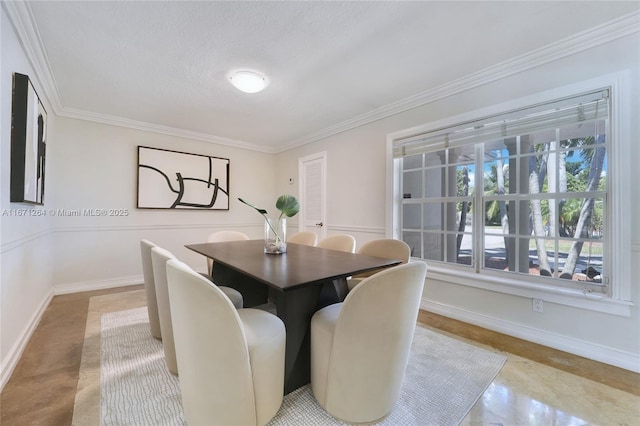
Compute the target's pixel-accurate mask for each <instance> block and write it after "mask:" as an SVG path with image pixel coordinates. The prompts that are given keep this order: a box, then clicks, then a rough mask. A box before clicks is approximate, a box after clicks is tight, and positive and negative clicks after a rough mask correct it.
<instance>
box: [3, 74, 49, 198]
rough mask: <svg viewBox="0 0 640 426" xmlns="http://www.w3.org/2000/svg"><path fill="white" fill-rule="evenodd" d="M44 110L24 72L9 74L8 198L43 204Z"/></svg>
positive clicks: (45, 133)
mask: <svg viewBox="0 0 640 426" xmlns="http://www.w3.org/2000/svg"><path fill="white" fill-rule="evenodd" d="M46 141H47V111H46V110H45V109H44V106H43V105H42V102H41V101H40V98H39V97H38V94H37V93H36V90H35V89H34V87H33V84H32V83H31V80H29V77H28V76H26V75H24V74H19V73H14V74H13V94H12V102H11V179H10V190H9V193H10V194H9V200H10V201H11V202H23V203H31V204H44V171H45V154H46V146H47V143H46Z"/></svg>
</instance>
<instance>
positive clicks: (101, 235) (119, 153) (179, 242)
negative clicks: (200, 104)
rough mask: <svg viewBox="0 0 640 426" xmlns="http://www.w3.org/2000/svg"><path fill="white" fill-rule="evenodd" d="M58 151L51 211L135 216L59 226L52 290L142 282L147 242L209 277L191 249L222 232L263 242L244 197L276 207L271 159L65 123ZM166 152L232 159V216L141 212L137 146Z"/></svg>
mask: <svg viewBox="0 0 640 426" xmlns="http://www.w3.org/2000/svg"><path fill="white" fill-rule="evenodd" d="M54 133H55V135H56V146H55V148H54V149H51V151H50V154H51V157H52V160H51V162H52V164H53V165H52V166H51V167H50V168H49V170H48V173H50V176H51V181H50V183H51V187H52V190H51V193H50V194H49V195H50V199H51V204H50V208H52V209H55V210H57V209H69V210H83V209H126V210H127V211H128V213H129V214H128V216H124V217H123V216H116V217H90V216H85V217H82V216H80V217H76V216H66V217H65V216H62V215H59V216H57V217H55V219H54V226H55V233H54V244H55V246H56V247H59V248H64V250H61V251H62V253H60V254H59V255H57V256H56V264H55V268H54V272H53V282H54V283H55V284H56V286H58V287H57V288H58V290H59V291H77V290H79V289H82V288H96V286H101V285H102V286H111V285H117V284H126V283H130V282H140V279H141V278H140V277H141V273H142V272H141V269H140V261H139V257H140V254H139V241H140V239H142V238H146V239H149V240H151V241H153V242H154V243H156V244H158V245H161V246H163V247H165V248H166V249H168V250H170V251H172V252H173V253H174V254H175V255H176V256H178V257H179V258H181V259H182V260H184V261H185V262H187V263H189V264H190V265H191V266H192V267H195V268H198V269H201V270H204V269H205V265H206V263H205V261H204V259H203V258H202V256H200V255H198V254H195V253H193V252H191V251H190V250H188V249H186V248H185V247H184V245H185V244H190V243H198V242H203V241H204V240H205V239H206V236H207V235H208V234H209V233H211V232H213V231H214V230H219V229H227V228H230V229H236V230H240V231H243V232H246V233H247V234H249V235H250V236H252V237H256V238H258V237H261V235H262V234H261V232H262V222H261V220H262V219H261V216H260V215H259V214H258V213H257V212H255V211H254V210H253V209H251V208H249V207H247V206H245V205H243V204H242V203H240V202H239V201H238V200H237V198H238V197H243V198H246V199H248V200H251V201H253V202H255V203H256V204H260V205H263V206H264V207H265V208H267V209H268V207H269V206H270V205H273V204H274V203H275V199H276V195H275V191H274V176H275V172H274V170H275V159H274V156H273V155H271V154H263V153H258V152H255V151H247V150H243V149H234V148H230V147H226V146H222V145H214V144H211V143H205V142H198V141H191V140H186V139H180V138H176V137H174V136H167V135H162V134H156V133H149V132H144V131H140V130H132V129H127V128H122V127H115V126H110V125H104V124H98V123H92V122H87V121H82V120H75V119H70V118H64V117H59V118H58V120H57V123H56V126H55V128H54ZM138 145H141V146H149V147H155V148H166V149H172V150H177V151H183V152H190V153H196V154H205V155H212V156H217V157H224V158H229V160H230V177H229V187H230V191H231V197H230V210H229V211H206V212H204V211H184V210H183V211H167V210H148V209H136V176H137V146H138Z"/></svg>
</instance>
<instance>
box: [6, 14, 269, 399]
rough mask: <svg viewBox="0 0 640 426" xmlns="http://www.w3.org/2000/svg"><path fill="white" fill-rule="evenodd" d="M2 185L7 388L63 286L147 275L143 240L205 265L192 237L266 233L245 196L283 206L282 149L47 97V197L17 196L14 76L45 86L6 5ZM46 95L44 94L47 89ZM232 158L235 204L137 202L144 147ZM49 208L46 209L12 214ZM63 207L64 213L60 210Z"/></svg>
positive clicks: (70, 288)
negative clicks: (106, 115) (155, 129)
mask: <svg viewBox="0 0 640 426" xmlns="http://www.w3.org/2000/svg"><path fill="white" fill-rule="evenodd" d="M0 10H1V19H2V21H1V25H2V28H1V30H2V64H1V66H2V68H1V74H0V79H1V80H0V81H1V83H2V85H1V94H0V102H1V103H0V112H1V117H2V121H1V124H2V126H1V138H2V139H1V146H0V161H1V164H2V172H1V175H0V194H1V200H0V202H1V207H2V212H5V213H6V214H7V215H5V216H0V219H1V220H2V224H1V227H0V230H1V234H0V254H1V256H2V258H1V262H0V265H1V272H0V274H1V281H0V365H1V370H0V388H1V387H2V386H3V385H4V384H5V383H6V381H7V380H8V379H9V377H10V374H11V371H12V370H13V368H14V367H15V364H16V363H17V361H18V360H19V357H20V355H21V352H22V350H23V349H24V346H25V345H26V343H27V341H28V339H29V337H30V335H31V332H32V331H33V329H34V328H35V326H36V325H37V322H38V321H39V318H40V316H41V314H42V313H43V311H44V309H45V308H46V306H47V305H48V303H49V301H50V299H51V297H52V296H53V295H54V294H61V293H68V292H76V291H85V290H93V289H99V288H108V287H114V286H119V285H130V284H139V283H141V282H142V268H141V264H140V248H139V244H140V239H142V238H146V239H149V240H151V241H153V242H155V243H156V244H159V245H161V246H163V247H165V248H167V249H168V250H170V251H172V252H173V253H174V254H175V255H176V256H178V257H179V258H180V259H181V260H183V261H185V262H186V263H188V264H189V265H191V266H192V267H194V268H196V269H198V270H203V271H204V270H206V262H205V259H204V258H203V257H202V256H201V255H198V254H196V253H193V252H191V251H189V250H187V249H186V248H185V247H184V245H185V244H190V243H199V242H203V241H205V239H206V237H207V235H208V234H209V233H211V232H213V231H215V230H219V229H236V230H240V231H243V232H246V233H247V234H249V235H250V236H251V237H253V238H260V237H262V232H263V220H262V217H261V216H260V215H259V214H258V213H257V212H255V211H254V210H253V209H251V208H249V207H247V206H245V205H243V204H241V203H240V202H239V201H237V198H238V197H243V198H246V199H247V200H250V201H252V202H254V203H255V204H256V205H260V206H263V207H265V208H266V209H267V210H269V209H270V208H271V209H272V210H275V207H274V205H275V200H276V192H275V157H274V155H272V154H264V153H259V152H255V151H248V150H244V149H236V148H233V147H229V146H223V145H216V144H212V143H206V142H200V141H193V140H187V139H181V138H178V137H175V136H168V135H164V134H158V133H150V132H145V131H140V130H133V129H128V128H123V127H116V126H111V125H105V124H98V123H93V122H87V121H82V120H75V119H70V118H65V117H56V116H55V114H53V110H52V108H51V107H50V106H49V105H47V104H46V103H45V107H46V108H47V111H49V114H48V119H49V121H48V124H47V125H48V128H47V130H48V133H49V135H48V140H47V165H46V189H45V205H44V206H30V205H26V204H18V203H10V202H9V176H10V134H11V130H10V129H11V122H10V117H11V115H10V111H11V81H12V75H13V73H14V72H20V73H23V74H27V75H29V76H30V77H31V78H32V79H33V80H34V83H35V88H36V90H37V91H38V92H39V94H41V93H43V91H42V90H41V87H40V85H39V84H38V80H37V76H36V73H35V71H34V69H33V67H32V66H31V65H30V64H29V61H28V59H27V57H26V55H25V53H24V50H23V48H22V46H21V45H20V42H19V41H18V39H17V38H16V36H15V33H14V31H13V28H12V26H11V24H10V22H9V20H8V19H7V16H6V14H5V11H4V9H0ZM40 96H41V97H43V95H42V94H41V95H40ZM138 145H143V146H149V147H157V148H166V149H172V150H177V151H184V152H190V153H196V154H205V155H212V156H218V157H224V158H229V160H230V178H229V186H230V191H231V197H230V210H228V211H208V212H201V211H166V210H139V209H136V176H137V175H136V173H137V146H138ZM23 209H26V210H43V209H44V210H45V211H46V212H47V215H46V216H44V217H31V216H20V217H18V216H11V214H12V212H13V213H15V212H17V211H18V210H20V211H22V210H23ZM59 209H67V210H83V209H126V210H127V211H128V212H129V214H128V216H126V217H122V216H120V217H92V216H79V217H77V216H64V215H60V214H59V213H58V210H59ZM52 212H56V214H51V213H52Z"/></svg>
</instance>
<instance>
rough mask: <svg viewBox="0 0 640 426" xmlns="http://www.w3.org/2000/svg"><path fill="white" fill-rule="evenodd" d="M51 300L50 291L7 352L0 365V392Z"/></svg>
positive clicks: (51, 294) (51, 292) (51, 293)
mask: <svg viewBox="0 0 640 426" xmlns="http://www.w3.org/2000/svg"><path fill="white" fill-rule="evenodd" d="M51 299H53V291H50V292H49V294H47V296H46V297H45V298H44V299H43V300H42V302H40V305H39V306H38V309H36V311H35V312H34V314H33V315H32V316H31V319H30V320H29V323H28V324H27V327H26V328H25V330H24V331H23V332H22V333H21V337H20V339H18V341H17V342H16V343H15V344H14V345H13V347H12V348H11V349H10V350H9V353H8V354H7V356H6V358H5V359H4V360H3V362H2V365H0V392H1V391H2V389H4V385H6V384H7V382H8V381H9V379H10V378H11V375H12V374H13V370H14V369H15V368H16V365H18V361H20V357H22V353H23V352H24V350H25V348H26V347H27V343H29V339H31V335H33V332H34V331H35V330H36V327H37V326H38V323H40V319H42V315H43V314H44V311H45V310H46V309H47V307H48V306H49V303H51Z"/></svg>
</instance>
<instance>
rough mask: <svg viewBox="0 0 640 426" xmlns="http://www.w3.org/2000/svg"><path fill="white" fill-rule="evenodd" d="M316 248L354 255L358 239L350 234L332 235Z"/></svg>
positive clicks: (322, 240)
mask: <svg viewBox="0 0 640 426" xmlns="http://www.w3.org/2000/svg"><path fill="white" fill-rule="evenodd" d="M316 247H320V248H325V249H329V250H338V251H346V252H348V253H354V252H355V251H356V239H355V238H353V236H352V235H349V234H336V235H330V236H328V237H325V238H323V239H321V240H320V242H319V243H318V245H317V246H316Z"/></svg>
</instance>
